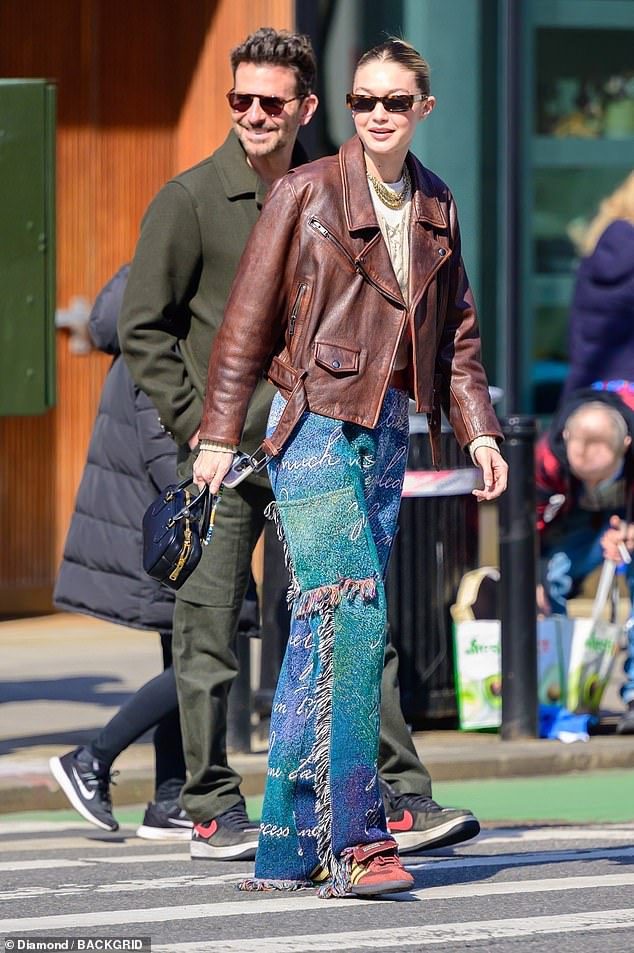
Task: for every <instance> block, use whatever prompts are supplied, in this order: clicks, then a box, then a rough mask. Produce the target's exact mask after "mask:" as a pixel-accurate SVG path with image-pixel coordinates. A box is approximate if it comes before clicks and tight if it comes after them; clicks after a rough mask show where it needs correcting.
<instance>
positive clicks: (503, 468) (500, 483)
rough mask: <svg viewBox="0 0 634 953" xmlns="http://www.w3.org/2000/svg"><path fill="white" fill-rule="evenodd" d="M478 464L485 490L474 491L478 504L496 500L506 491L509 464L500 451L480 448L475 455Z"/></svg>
mask: <svg viewBox="0 0 634 953" xmlns="http://www.w3.org/2000/svg"><path fill="white" fill-rule="evenodd" d="M474 457H475V460H476V463H477V464H478V466H479V467H480V468H481V470H482V478H483V480H484V489H483V490H473V495H474V496H475V497H477V499H478V502H479V503H480V502H482V500H495V499H496V498H497V497H498V496H501V495H502V493H504V491H505V489H506V481H507V476H508V469H509V468H508V464H507V462H506V460H505V459H504V457H503V456H502V454H501V453H500V451H499V450H493V448H492V447H478V449H477V450H476V452H475V454H474Z"/></svg>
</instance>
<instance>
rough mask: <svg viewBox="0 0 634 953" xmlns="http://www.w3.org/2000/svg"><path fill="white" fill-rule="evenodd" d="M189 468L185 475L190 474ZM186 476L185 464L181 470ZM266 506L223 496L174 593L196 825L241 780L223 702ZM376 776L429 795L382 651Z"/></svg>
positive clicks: (187, 797) (256, 493)
mask: <svg viewBox="0 0 634 953" xmlns="http://www.w3.org/2000/svg"><path fill="white" fill-rule="evenodd" d="M188 467H189V470H188ZM179 470H182V475H183V476H185V474H186V473H187V472H190V473H191V460H189V461H188V462H187V463H186V464H183V465H182V467H179ZM271 499H272V494H271V490H270V488H269V487H267V486H264V485H256V484H255V483H250V482H248V481H247V482H245V483H242V484H241V485H240V486H239V487H236V489H234V490H225V492H224V495H223V497H222V500H221V502H220V505H219V506H218V510H217V514H216V525H215V530H214V534H213V539H212V542H211V544H210V545H209V546H208V547H203V556H202V559H201V561H200V564H199V566H198V567H197V569H196V571H195V572H194V573H193V574H192V576H190V578H189V579H188V580H187V582H186V583H185V585H184V586H183V587H182V588H181V589H180V590H179V591H178V593H177V596H176V604H175V609H174V634H173V640H172V653H173V657H174V668H175V671H176V685H177V689H178V699H179V708H180V718H181V729H182V734H183V748H184V751H185V761H186V764H187V770H188V773H189V780H188V781H187V783H186V784H185V786H184V788H183V792H182V795H181V804H182V806H183V808H184V809H185V810H186V811H187V813H188V814H189V815H190V817H191V818H192V819H193V820H194V821H195V822H197V823H199V822H202V821H207V820H209V819H210V818H212V817H215V816H216V815H217V814H221V813H222V812H223V811H227V810H228V809H229V808H230V807H233V805H234V804H236V803H237V802H238V800H239V798H240V790H239V789H240V783H241V780H242V779H241V777H240V775H239V774H237V773H236V772H235V771H234V770H233V769H232V768H231V767H230V766H229V764H228V762H227V749H226V731H227V695H228V692H229V688H230V687H231V683H232V681H233V679H234V678H235V676H236V674H237V671H238V663H237V659H236V655H235V652H234V640H235V634H236V630H237V626H238V617H239V614H240V607H241V605H242V601H243V599H244V594H245V592H246V589H247V585H248V581H249V572H250V568H251V556H252V553H253V549H254V547H255V544H256V542H257V540H258V538H259V536H260V534H261V532H262V528H263V526H264V515H263V513H264V508H265V506H266V505H267V503H268V502H269V501H270V500H271ZM379 772H380V775H381V777H382V778H384V780H386V781H387V782H388V783H389V784H391V785H392V786H393V787H394V788H396V789H397V790H398V791H400V792H411V793H416V794H431V778H430V777H429V774H428V772H427V771H426V769H425V768H424V767H423V765H422V764H421V762H420V761H419V759H418V756H417V754H416V751H415V749H414V745H413V744H412V740H411V737H410V733H409V731H408V728H407V725H406V724H405V721H404V719H403V714H402V711H401V704H400V695H399V688H398V658H397V654H396V650H395V649H394V647H393V646H392V645H391V644H388V646H387V648H386V652H385V667H384V670H383V678H382V683H381V741H380V751H379Z"/></svg>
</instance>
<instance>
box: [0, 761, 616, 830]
mask: <svg viewBox="0 0 634 953" xmlns="http://www.w3.org/2000/svg"><path fill="white" fill-rule="evenodd" d="M434 797H435V798H436V800H437V801H438V802H439V803H440V804H442V805H446V806H449V805H455V806H458V807H468V808H469V810H471V811H473V813H474V814H475V815H476V816H477V817H478V818H479V819H480V821H483V822H489V823H491V822H495V821H502V822H508V821H513V822H520V823H521V822H535V821H551V822H552V821H564V822H568V823H582V824H583V823H619V822H621V823H622V822H624V821H631V822H634V771H627V770H626V771H593V772H592V773H584V772H578V773H572V774H562V775H553V776H546V777H541V776H540V777H535V778H502V779H492V780H491V779H489V780H478V781H442V782H440V781H439V782H438V784H435V785H434ZM144 807H145V805H138V806H132V807H121V808H119V807H115V815H116V817H117V820H118V821H119V823H121V824H126V825H127V824H138V823H140V821H141V818H142V816H143V810H144ZM247 808H248V810H249V814H250V816H251V817H254V818H255V817H259V815H260V811H261V809H262V798H261V797H252V798H247ZM78 819H79V818H78V815H77V814H76V813H75V811H71V810H68V811H46V812H45V811H29V812H22V813H19V814H3V815H1V816H0V821H5V822H6V821H29V820H31V821H36V820H38V821H42V820H46V821H59V822H65V823H68V822H69V821H73V820H78Z"/></svg>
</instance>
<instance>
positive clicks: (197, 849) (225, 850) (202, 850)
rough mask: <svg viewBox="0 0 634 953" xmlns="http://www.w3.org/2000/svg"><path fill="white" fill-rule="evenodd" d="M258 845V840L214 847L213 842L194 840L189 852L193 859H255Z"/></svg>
mask: <svg viewBox="0 0 634 953" xmlns="http://www.w3.org/2000/svg"><path fill="white" fill-rule="evenodd" d="M257 847H258V842H257V840H254V841H252V842H247V843H246V844H231V845H229V846H227V847H212V846H211V844H202V843H201V842H200V841H192V842H191V846H190V849H189V853H190V856H191V858H192V860H254V859H255V852H256V850H257Z"/></svg>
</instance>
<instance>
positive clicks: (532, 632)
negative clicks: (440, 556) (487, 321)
mask: <svg viewBox="0 0 634 953" xmlns="http://www.w3.org/2000/svg"><path fill="white" fill-rule="evenodd" d="M502 430H503V432H504V436H505V443H504V444H503V447H502V449H503V452H504V456H505V458H506V461H507V463H508V465H509V483H508V489H507V491H506V493H504V494H503V495H502V496H501V497H500V503H499V520H500V574H501V583H502V728H501V737H502V738H503V739H504V740H513V739H516V738H536V737H537V736H538V719H537V615H536V602H535V585H536V532H535V463H534V454H535V435H536V426H535V420H534V419H533V418H532V417H508V418H507V419H506V420H503V421H502Z"/></svg>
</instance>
